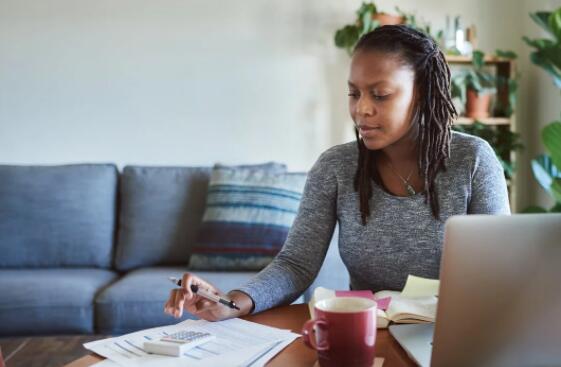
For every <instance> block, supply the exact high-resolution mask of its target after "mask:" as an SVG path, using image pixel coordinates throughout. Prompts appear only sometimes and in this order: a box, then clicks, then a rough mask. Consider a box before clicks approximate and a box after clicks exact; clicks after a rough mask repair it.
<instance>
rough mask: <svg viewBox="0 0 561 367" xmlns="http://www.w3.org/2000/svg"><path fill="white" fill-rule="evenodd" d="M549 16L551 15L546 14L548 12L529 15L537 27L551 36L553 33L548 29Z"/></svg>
mask: <svg viewBox="0 0 561 367" xmlns="http://www.w3.org/2000/svg"><path fill="white" fill-rule="evenodd" d="M550 14H551V12H548V11H538V12H536V13H530V18H532V20H533V21H534V22H535V23H536V24H537V25H539V26H540V27H542V28H543V29H544V30H545V31H546V32H548V33H550V34H551V35H553V32H552V31H551V29H550V28H549V15H550Z"/></svg>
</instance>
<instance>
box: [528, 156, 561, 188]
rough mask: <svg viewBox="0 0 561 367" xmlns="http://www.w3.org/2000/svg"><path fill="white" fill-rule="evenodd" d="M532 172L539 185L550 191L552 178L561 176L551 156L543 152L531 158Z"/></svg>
mask: <svg viewBox="0 0 561 367" xmlns="http://www.w3.org/2000/svg"><path fill="white" fill-rule="evenodd" d="M532 172H533V173H534V177H535V178H536V181H538V183H539V184H540V186H541V187H542V188H543V189H544V190H545V191H547V192H548V193H551V184H552V183H553V179H554V178H561V172H560V171H559V170H558V169H557V167H555V166H554V165H553V162H552V161H551V158H550V157H549V156H547V155H545V154H541V155H539V156H538V157H537V158H536V159H533V160H532Z"/></svg>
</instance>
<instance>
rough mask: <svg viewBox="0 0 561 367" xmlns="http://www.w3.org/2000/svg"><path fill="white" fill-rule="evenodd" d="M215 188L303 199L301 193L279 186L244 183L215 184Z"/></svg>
mask: <svg viewBox="0 0 561 367" xmlns="http://www.w3.org/2000/svg"><path fill="white" fill-rule="evenodd" d="M214 188H219V189H220V188H225V189H228V188H231V189H240V190H241V189H246V190H267V191H273V192H278V193H284V194H286V195H294V196H296V197H302V192H301V191H294V190H288V189H284V188H280V187H278V186H274V185H273V186H272V185H259V186H256V185H246V184H244V183H243V182H238V183H236V184H220V183H216V184H215V183H213V184H212V187H211V188H210V189H214Z"/></svg>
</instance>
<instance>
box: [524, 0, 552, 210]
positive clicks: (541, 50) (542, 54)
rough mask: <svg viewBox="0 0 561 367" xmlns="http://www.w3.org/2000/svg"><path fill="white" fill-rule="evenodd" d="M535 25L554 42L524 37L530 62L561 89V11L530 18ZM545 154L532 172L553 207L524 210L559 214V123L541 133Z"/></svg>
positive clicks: (538, 159)
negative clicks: (552, 202) (528, 50)
mask: <svg viewBox="0 0 561 367" xmlns="http://www.w3.org/2000/svg"><path fill="white" fill-rule="evenodd" d="M530 17H531V18H532V19H533V20H534V22H535V23H536V24H538V25H539V26H540V27H542V28H543V29H545V30H546V31H547V32H548V33H549V34H550V35H551V36H552V38H553V39H551V38H547V39H535V40H531V39H529V38H528V37H523V39H524V41H525V42H526V43H527V44H528V45H529V46H531V47H533V48H534V51H533V52H532V53H531V54H530V59H531V60H532V62H533V63H534V64H535V65H537V66H539V67H541V68H542V69H544V70H545V71H546V72H547V73H548V74H549V75H550V76H551V77H552V78H553V83H554V84H555V86H557V88H559V89H561V8H559V9H557V10H555V11H553V12H537V13H532V14H530ZM541 137H542V141H543V144H544V145H545V148H546V150H547V151H548V152H549V155H548V154H541V155H539V156H538V157H536V158H535V159H533V160H532V171H533V173H534V177H535V178H536V180H537V181H538V183H539V184H540V185H541V186H542V187H543V188H544V189H545V190H546V191H547V192H548V193H549V194H550V195H551V196H552V198H553V200H554V201H555V204H554V205H553V207H552V208H550V209H545V208H542V207H539V206H532V207H530V208H527V209H526V210H525V212H527V213H543V212H548V211H549V212H561V121H554V122H551V123H550V124H549V125H547V126H546V127H545V128H544V129H543V130H542V133H541Z"/></svg>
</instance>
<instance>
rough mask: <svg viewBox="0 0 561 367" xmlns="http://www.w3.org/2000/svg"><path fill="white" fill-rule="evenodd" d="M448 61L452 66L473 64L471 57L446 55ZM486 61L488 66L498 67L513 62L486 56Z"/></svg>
mask: <svg viewBox="0 0 561 367" xmlns="http://www.w3.org/2000/svg"><path fill="white" fill-rule="evenodd" d="M446 61H448V63H451V64H471V57H470V56H456V55H446ZM484 61H485V63H486V64H489V65H493V64H495V65H498V64H509V63H511V62H513V60H510V59H504V58H500V57H495V56H485V58H484Z"/></svg>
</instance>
